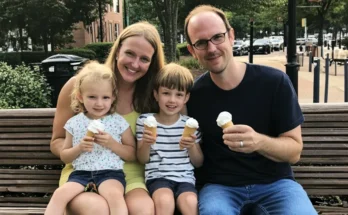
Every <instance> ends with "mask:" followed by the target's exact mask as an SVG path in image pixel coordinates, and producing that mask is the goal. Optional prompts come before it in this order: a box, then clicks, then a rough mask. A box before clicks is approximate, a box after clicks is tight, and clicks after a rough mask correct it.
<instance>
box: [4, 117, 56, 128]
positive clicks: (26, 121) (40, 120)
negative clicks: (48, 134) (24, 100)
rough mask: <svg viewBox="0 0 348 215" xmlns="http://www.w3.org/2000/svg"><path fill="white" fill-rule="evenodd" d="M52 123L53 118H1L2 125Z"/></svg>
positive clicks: (50, 124)
mask: <svg viewBox="0 0 348 215" xmlns="http://www.w3.org/2000/svg"><path fill="white" fill-rule="evenodd" d="M0 119H1V118H0ZM52 123H53V118H17V119H16V118H8V119H1V120H0V127H28V126H38V125H40V126H46V127H51V126H52Z"/></svg>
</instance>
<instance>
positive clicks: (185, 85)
mask: <svg viewBox="0 0 348 215" xmlns="http://www.w3.org/2000/svg"><path fill="white" fill-rule="evenodd" d="M193 82H194V79H193V76H192V73H191V72H190V70H189V69H187V68H186V67H183V66H180V65H179V64H176V63H170V64H167V65H165V66H164V67H163V68H162V69H161V71H160V72H159V73H158V74H157V77H156V81H155V85H154V89H155V90H156V91H158V89H159V88H160V87H166V88H168V89H177V90H179V91H186V93H189V92H190V91H191V89H192V86H193Z"/></svg>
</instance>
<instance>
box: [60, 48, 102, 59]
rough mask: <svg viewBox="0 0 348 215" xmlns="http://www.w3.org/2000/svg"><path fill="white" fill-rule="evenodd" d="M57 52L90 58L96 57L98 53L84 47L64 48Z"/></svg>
mask: <svg viewBox="0 0 348 215" xmlns="http://www.w3.org/2000/svg"><path fill="white" fill-rule="evenodd" d="M56 53H58V54H72V55H77V56H80V57H84V58H88V59H90V60H93V59H95V58H96V53H95V52H94V51H92V50H90V49H83V48H74V49H62V50H59V51H56Z"/></svg>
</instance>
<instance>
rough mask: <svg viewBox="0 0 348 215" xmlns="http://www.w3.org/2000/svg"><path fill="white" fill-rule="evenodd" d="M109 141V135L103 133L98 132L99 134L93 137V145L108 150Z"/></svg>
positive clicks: (110, 138)
mask: <svg viewBox="0 0 348 215" xmlns="http://www.w3.org/2000/svg"><path fill="white" fill-rule="evenodd" d="M111 140H112V137H111V135H110V134H108V133H106V132H104V131H99V133H98V134H96V135H95V136H94V142H95V143H97V144H99V145H101V146H104V147H105V148H108V149H110V144H111Z"/></svg>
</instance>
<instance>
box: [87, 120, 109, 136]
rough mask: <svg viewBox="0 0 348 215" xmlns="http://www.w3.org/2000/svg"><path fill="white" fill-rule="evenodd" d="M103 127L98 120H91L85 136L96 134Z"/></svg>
mask: <svg viewBox="0 0 348 215" xmlns="http://www.w3.org/2000/svg"><path fill="white" fill-rule="evenodd" d="M104 129H105V127H104V125H103V123H101V122H100V120H91V121H90V123H89V125H88V127H87V130H88V131H87V136H94V134H98V133H99V131H104Z"/></svg>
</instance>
